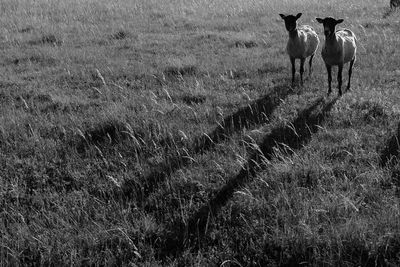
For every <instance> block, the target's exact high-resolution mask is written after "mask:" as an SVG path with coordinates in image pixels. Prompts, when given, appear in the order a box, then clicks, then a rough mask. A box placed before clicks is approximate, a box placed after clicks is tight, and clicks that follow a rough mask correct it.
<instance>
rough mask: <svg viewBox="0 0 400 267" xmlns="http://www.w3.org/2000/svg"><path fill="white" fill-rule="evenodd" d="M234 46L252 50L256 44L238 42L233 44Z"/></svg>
mask: <svg viewBox="0 0 400 267" xmlns="http://www.w3.org/2000/svg"><path fill="white" fill-rule="evenodd" d="M234 46H235V47H237V48H253V47H257V46H258V44H257V42H255V41H252V40H238V41H235V42H234Z"/></svg>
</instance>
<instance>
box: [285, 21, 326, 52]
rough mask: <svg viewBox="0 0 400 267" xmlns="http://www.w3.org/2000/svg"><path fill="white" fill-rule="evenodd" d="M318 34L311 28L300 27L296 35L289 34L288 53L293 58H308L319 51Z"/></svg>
mask: <svg viewBox="0 0 400 267" xmlns="http://www.w3.org/2000/svg"><path fill="white" fill-rule="evenodd" d="M318 44H319V39H318V34H317V33H316V32H315V31H314V29H313V28H312V27H311V26H308V25H302V26H299V27H298V28H297V30H296V32H295V33H290V34H289V40H288V43H287V46H286V51H287V53H288V54H289V56H290V57H291V58H306V57H309V56H311V55H312V54H314V53H315V51H317V48H318Z"/></svg>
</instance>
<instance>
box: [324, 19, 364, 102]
mask: <svg viewBox="0 0 400 267" xmlns="http://www.w3.org/2000/svg"><path fill="white" fill-rule="evenodd" d="M316 20H317V21H318V22H319V23H322V24H323V26H324V34H325V44H324V46H323V47H322V51H321V55H322V59H323V60H324V62H325V66H326V70H327V71H328V95H329V94H330V93H331V91H332V88H331V82H332V66H338V76H337V80H338V90H339V95H342V71H343V65H344V64H346V63H348V62H350V66H349V80H348V83H347V90H350V80H351V74H352V71H353V64H354V62H355V61H356V52H357V44H356V40H357V39H356V36H355V34H354V33H353V32H352V31H350V30H348V29H340V30H337V31H336V25H337V24H339V23H342V22H343V19H338V20H337V19H334V18H332V17H326V18H324V19H321V18H316Z"/></svg>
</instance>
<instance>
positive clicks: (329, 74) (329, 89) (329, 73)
mask: <svg viewBox="0 0 400 267" xmlns="http://www.w3.org/2000/svg"><path fill="white" fill-rule="evenodd" d="M325 66H326V70H327V72H328V96H329V95H330V94H331V92H332V87H331V84H332V66H330V65H328V64H325Z"/></svg>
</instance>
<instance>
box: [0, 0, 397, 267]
mask: <svg viewBox="0 0 400 267" xmlns="http://www.w3.org/2000/svg"><path fill="white" fill-rule="evenodd" d="M387 9H388V3H387V1H384V0H380V1H373V0H367V1H362V2H360V1H356V0H348V1H345V0H339V1H327V2H326V1H325V2H321V1H317V0H300V1H289V0H281V1H278V0H273V1H261V0H250V1H243V0H234V1H230V2H226V1H222V0H217V1H215V0H189V1H187V0H174V1H161V0H151V1H138V0H133V1H128V0H121V1H105V0H100V1H98V0H72V1H61V0H57V1H50V0H38V1H28V0H16V1H11V0H7V1H2V4H1V7H0V24H1V30H0V32H1V34H0V42H1V43H2V47H1V49H0V51H1V53H0V57H1V62H2V63H1V64H0V166H1V168H0V198H1V200H2V201H1V202H0V210H1V213H0V218H1V219H0V223H1V225H0V226H1V227H0V228H1V229H2V232H1V233H2V237H1V239H0V240H1V241H0V245H1V246H0V265H5V266H6V265H7V266H8V265H24V264H36V265H67V264H68V265H85V264H88V265H107V266H110V265H116V266H121V265H128V264H138V265H145V266H154V265H157V264H158V265H172V266H176V265H186V266H190V265H196V264H197V265H200V266H203V265H221V264H228V263H232V264H235V263H236V264H239V265H243V266H245V265H261V266H265V265H268V264H270V265H273V266H274V265H275V266H276V265H285V264H287V265H290V264H299V263H301V262H303V263H307V264H309V265H316V266H317V265H323V264H325V265H328V266H338V265H346V264H348V265H368V264H372V262H378V264H380V263H384V262H390V263H393V264H398V263H399V262H398V258H396V257H397V256H396V253H397V252H396V249H398V248H399V244H398V241H397V240H398V236H399V232H398V229H399V228H398V226H399V225H398V221H399V214H398V192H397V191H398V178H396V177H397V176H396V175H398V174H396V168H398V167H396V165H395V163H394V165H388V166H381V164H380V161H379V159H380V156H381V155H380V153H381V151H382V149H383V147H384V146H385V143H386V142H387V140H388V139H389V138H391V137H392V136H393V134H394V133H395V130H396V129H397V126H398V123H399V119H400V94H399V93H398V86H399V80H398V76H399V72H400V70H399V65H398V62H400V58H399V53H396V51H397V50H398V47H399V43H400V38H399V30H398V27H397V24H398V22H399V19H398V16H397V15H398V14H397V13H394V14H391V15H388V16H386V17H385V18H384V14H385V12H387ZM299 12H301V13H303V16H302V17H301V19H300V23H301V24H308V25H311V26H313V27H314V28H315V30H316V31H317V32H318V33H320V34H319V37H320V39H321V41H322V42H323V39H324V36H323V34H322V26H321V25H319V24H318V23H317V22H316V21H315V17H317V16H318V17H322V16H335V17H340V18H343V19H344V20H345V21H344V23H343V24H342V25H340V26H343V27H346V28H350V29H352V30H353V31H354V32H355V34H356V36H357V39H358V54H357V55H358V57H357V61H356V63H355V69H354V72H353V78H352V89H351V91H350V92H348V93H346V94H345V95H344V96H343V97H341V98H340V99H339V100H338V101H337V102H336V104H335V105H334V107H333V108H332V109H331V110H330V112H329V115H328V116H327V117H326V118H325V120H324V122H321V125H320V126H319V128H318V129H319V130H318V131H317V132H316V133H315V134H313V135H312V138H311V140H309V141H308V142H306V143H305V144H304V147H303V148H301V149H297V150H295V151H290V148H287V149H288V150H286V151H285V150H284V149H282V150H279V149H276V150H274V155H273V158H272V160H264V162H262V164H261V163H260V164H261V165H262V166H261V167H262V169H260V171H258V172H257V173H256V175H255V178H254V179H252V180H249V182H248V183H247V184H245V185H244V187H243V188H237V189H235V193H234V194H233V197H232V198H231V199H229V200H228V202H227V204H226V205H225V206H223V207H222V208H221V210H220V211H219V212H217V213H216V214H214V216H213V217H210V218H209V222H208V224H207V232H206V233H205V234H204V236H203V238H202V239H201V241H198V242H199V244H198V245H199V246H196V245H197V244H191V245H190V244H189V243H188V244H189V245H187V246H186V247H185V246H183V247H182V248H179V247H178V248H174V249H176V251H175V252H176V254H173V255H169V254H168V253H167V252H165V251H168V246H169V244H168V241H169V239H171V236H179V235H181V233H180V232H179V231H178V230H179V229H181V230H182V231H184V230H185V226H188V222H189V221H190V219H191V218H192V216H193V214H195V213H196V211H198V210H199V209H200V208H201V207H203V206H204V205H207V203H208V201H209V200H210V199H212V198H213V197H214V195H215V194H216V192H217V191H218V189H219V188H221V187H222V186H223V185H225V184H227V183H228V181H229V180H230V179H232V178H233V177H235V176H236V175H237V173H238V172H239V171H240V169H241V168H242V167H244V166H246V163H247V161H248V157H249V155H250V154H251V151H252V150H254V149H255V148H256V147H257V146H256V145H257V144H258V143H260V142H262V140H263V138H264V137H265V136H267V135H268V134H269V133H271V131H273V130H274V129H277V128H279V127H285V126H289V127H290V126H291V124H292V122H293V121H294V120H295V119H296V117H297V116H298V115H299V113H300V112H301V111H302V110H303V109H305V108H307V107H308V106H309V105H310V103H312V102H313V101H314V100H315V99H316V98H317V97H320V96H326V93H327V74H326V70H325V67H324V64H323V61H322V58H321V57H320V55H319V52H318V56H317V57H316V58H315V65H314V73H313V77H312V78H311V79H308V80H307V81H306V82H305V86H304V87H303V88H300V87H299V86H296V87H295V88H293V90H291V91H290V94H291V95H290V96H288V97H285V98H284V99H282V100H281V101H280V102H279V104H280V105H279V106H278V107H276V109H275V110H274V112H273V113H272V114H270V115H269V116H267V117H268V118H264V117H263V120H262V123H253V124H251V125H249V127H245V125H239V126H238V125H236V124H234V123H233V122H232V125H235V127H236V129H234V131H231V132H229V131H228V129H225V128H224V127H227V125H228V124H227V125H222V124H221V122H223V121H224V120H226V119H230V118H231V119H232V120H233V119H234V116H231V115H232V114H235V112H238V110H241V109H246V107H252V104H253V103H254V101H257V100H259V99H262V98H263V97H266V96H267V95H268V94H270V93H271V92H272V91H273V90H282V91H284V90H287V88H288V87H287V86H288V84H289V83H290V74H289V73H290V67H289V66H290V63H289V59H288V57H287V55H286V53H285V45H286V41H287V32H286V30H285V27H284V23H283V21H282V19H281V18H280V17H279V15H278V14H279V13H286V14H295V13H299ZM321 46H322V44H321ZM320 49H321V48H320ZM346 74H347V67H345V72H344V75H343V77H344V79H345V82H346V79H347V75H346ZM334 75H335V76H334V77H336V73H335V74H334ZM297 78H298V77H297ZM333 81H334V83H333V88H334V90H333V92H334V94H335V95H336V94H337V92H336V78H334V79H333ZM327 99H328V98H326V100H327ZM253 106H254V105H253ZM252 112H255V113H253V114H254V115H255V116H259V117H262V116H261V115H260V114H257V112H261V111H258V110H254V111H252ZM252 119H253V118H252ZM249 120H250V118H249ZM215 129H224V130H226V136H223V138H222V137H221V136H220V137H221V140H212V142H213V145H209V146H208V148H207V149H204V150H201V149H198V151H197V152H194V151H196V150H194V149H192V145H193V143H194V142H195V141H198V140H202V141H203V142H206V141H204V140H207V139H202V138H206V136H207V135H208V137H209V138H210V135H211V134H212V133H213V131H214V130H215ZM287 152H290V153H287ZM157 171H159V172H160V173H164V174H165V173H166V177H165V179H160V181H158V182H155V183H154V185H153V184H151V182H150V181H149V180H150V178H151V174H152V173H153V172H156V173H157ZM156 181H157V180H156ZM146 190H147V191H148V192H147V191H146ZM198 234H199V236H200V235H202V233H198ZM172 239H173V238H172Z"/></svg>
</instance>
